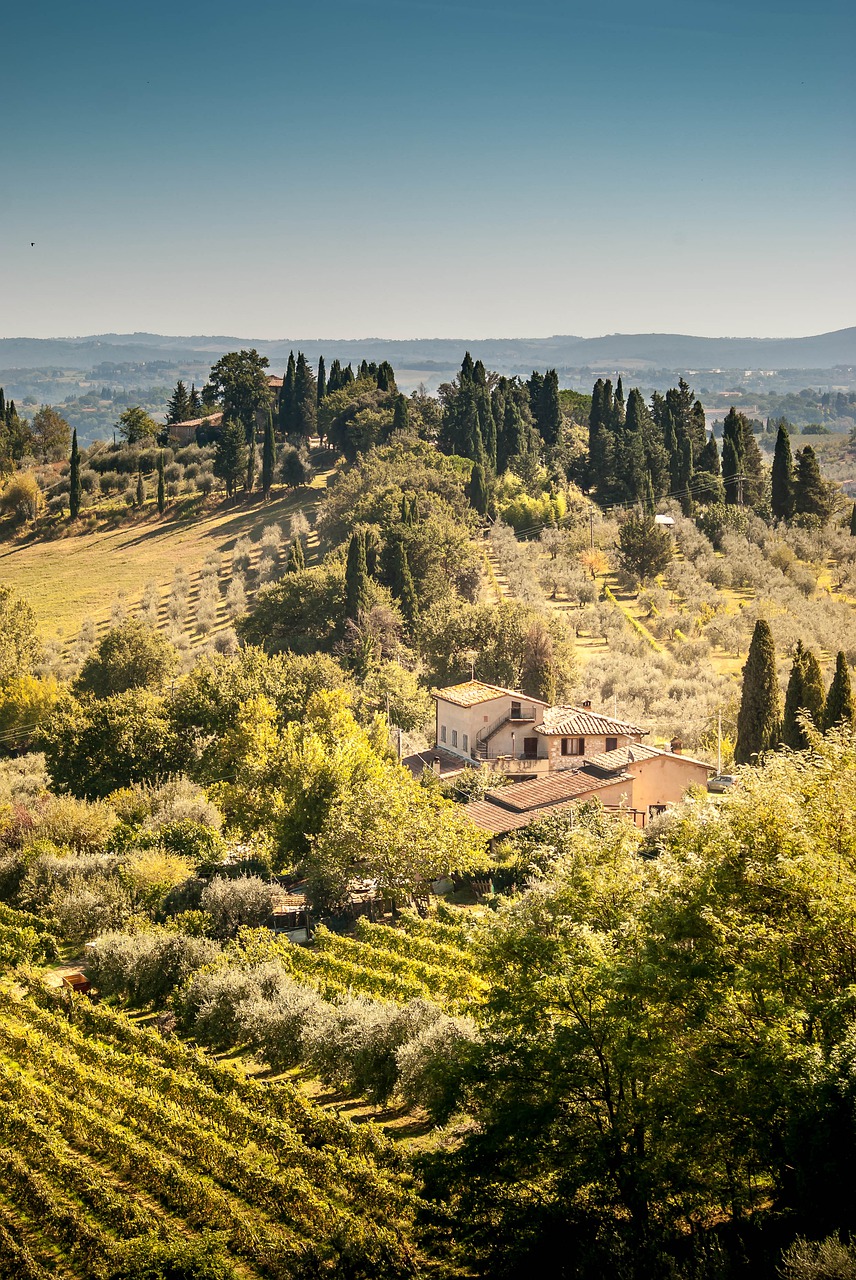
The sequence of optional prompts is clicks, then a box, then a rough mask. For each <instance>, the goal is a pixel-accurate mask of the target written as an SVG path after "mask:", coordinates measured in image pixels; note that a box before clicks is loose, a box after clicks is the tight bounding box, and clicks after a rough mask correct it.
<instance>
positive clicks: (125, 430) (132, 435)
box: [116, 405, 160, 444]
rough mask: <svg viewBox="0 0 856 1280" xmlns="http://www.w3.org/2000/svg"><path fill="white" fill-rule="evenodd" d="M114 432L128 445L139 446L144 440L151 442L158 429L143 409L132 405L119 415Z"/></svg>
mask: <svg viewBox="0 0 856 1280" xmlns="http://www.w3.org/2000/svg"><path fill="white" fill-rule="evenodd" d="M116 430H117V431H118V432H119V435H120V436H122V438H123V439H124V440H126V441H127V443H128V444H140V443H141V442H142V441H144V440H153V439H154V438H155V436H156V435H157V434H158V433H159V431H160V427H159V426H158V424H157V423H156V422H155V420H154V418H152V417H151V416H150V415H149V414H148V413H146V411H145V409H141V408H140V407H139V405H133V406H132V407H131V408H129V409H126V410H125V412H124V413H122V414H120V416H119V421H118V422H117V423H116Z"/></svg>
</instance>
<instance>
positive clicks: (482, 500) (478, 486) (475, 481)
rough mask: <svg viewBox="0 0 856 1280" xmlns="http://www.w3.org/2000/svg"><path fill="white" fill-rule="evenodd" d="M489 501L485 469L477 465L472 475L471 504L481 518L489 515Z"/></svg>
mask: <svg viewBox="0 0 856 1280" xmlns="http://www.w3.org/2000/svg"><path fill="white" fill-rule="evenodd" d="M487 499H488V493H487V484H486V483H485V475H484V467H482V466H480V465H479V464H478V463H476V465H475V466H474V467H473V469H472V472H471V474H470V503H471V504H472V506H473V507H475V509H476V511H477V512H478V513H479V515H480V516H484V515H487Z"/></svg>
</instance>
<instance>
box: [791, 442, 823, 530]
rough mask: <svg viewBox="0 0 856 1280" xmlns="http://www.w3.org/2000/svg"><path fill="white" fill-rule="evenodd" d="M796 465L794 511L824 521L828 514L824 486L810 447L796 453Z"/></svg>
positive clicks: (813, 452) (815, 457)
mask: <svg viewBox="0 0 856 1280" xmlns="http://www.w3.org/2000/svg"><path fill="white" fill-rule="evenodd" d="M796 464H797V466H796V482H795V484H794V510H795V511H796V512H798V513H799V514H801V515H810V516H817V517H818V519H820V520H825V519H826V516H827V514H828V505H827V504H828V499H827V491H826V485H825V484H824V482H823V477H822V476H821V474H820V467H819V466H818V465H817V455H816V453H815V451H814V449H812V447H811V445H809V444H807V445H806V447H805V448H804V449H800V450H799V451H798V452H797V457H796Z"/></svg>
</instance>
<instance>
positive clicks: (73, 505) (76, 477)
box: [68, 428, 80, 520]
mask: <svg viewBox="0 0 856 1280" xmlns="http://www.w3.org/2000/svg"><path fill="white" fill-rule="evenodd" d="M68 483H69V489H68V512H69V517H70V519H72V520H76V519H77V517H78V516H79V515H80V450H79V449H78V447H77V428H75V429H74V432H73V433H72V437H71V458H70V459H69V475H68Z"/></svg>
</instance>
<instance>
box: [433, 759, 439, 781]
mask: <svg viewBox="0 0 856 1280" xmlns="http://www.w3.org/2000/svg"><path fill="white" fill-rule="evenodd" d="M431 768H432V769H433V771H434V773H436V775H437V777H438V778H439V776H440V757H439V756H434V757H433V759H432V761H431Z"/></svg>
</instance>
